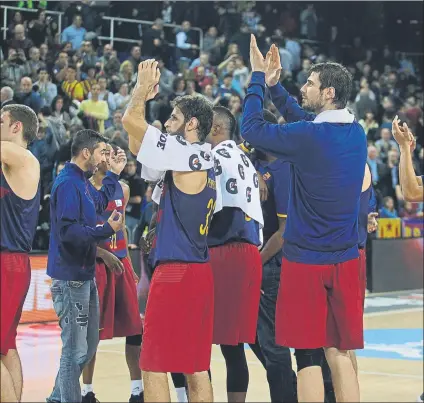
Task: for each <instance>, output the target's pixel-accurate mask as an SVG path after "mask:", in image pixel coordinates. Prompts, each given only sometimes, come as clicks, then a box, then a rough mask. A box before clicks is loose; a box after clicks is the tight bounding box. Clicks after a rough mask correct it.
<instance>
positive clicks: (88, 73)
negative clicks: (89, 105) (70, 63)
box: [81, 64, 97, 99]
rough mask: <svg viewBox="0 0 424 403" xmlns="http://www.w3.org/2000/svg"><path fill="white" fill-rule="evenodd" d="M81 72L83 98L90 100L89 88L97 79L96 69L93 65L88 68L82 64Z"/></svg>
mask: <svg viewBox="0 0 424 403" xmlns="http://www.w3.org/2000/svg"><path fill="white" fill-rule="evenodd" d="M81 70H82V71H83V73H84V80H83V81H81V84H82V86H83V87H84V98H86V99H87V98H88V99H90V91H91V87H92V86H93V85H94V84H97V78H96V73H97V68H96V66H94V65H93V66H89V65H86V64H83V65H82V67H81Z"/></svg>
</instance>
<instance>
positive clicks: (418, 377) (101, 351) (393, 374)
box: [97, 349, 422, 379]
mask: <svg viewBox="0 0 424 403" xmlns="http://www.w3.org/2000/svg"><path fill="white" fill-rule="evenodd" d="M97 352H99V353H107V354H119V355H125V352H123V351H116V350H102V349H98V350H97ZM211 361H216V362H225V360H224V359H223V358H211ZM247 364H249V365H259V366H260V367H262V364H261V363H260V362H259V361H251V360H247ZM359 373H360V374H364V375H376V376H388V377H392V378H407V379H422V376H421V375H413V374H398V373H396V372H376V371H359Z"/></svg>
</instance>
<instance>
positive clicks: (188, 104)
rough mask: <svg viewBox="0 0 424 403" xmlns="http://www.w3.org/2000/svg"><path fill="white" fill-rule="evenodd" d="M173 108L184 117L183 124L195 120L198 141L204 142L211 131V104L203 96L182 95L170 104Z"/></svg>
mask: <svg viewBox="0 0 424 403" xmlns="http://www.w3.org/2000/svg"><path fill="white" fill-rule="evenodd" d="M172 107H173V108H178V109H179V110H180V111H181V113H182V114H183V116H184V122H188V121H189V120H190V119H191V118H196V119H197V121H198V122H199V127H198V129H197V131H198V136H199V140H200V141H204V140H205V139H206V137H207V135H208V134H209V133H210V131H211V129H212V123H213V111H212V104H211V103H210V102H209V101H207V100H206V98H204V97H203V96H199V95H184V96H181V97H177V98H175V99H174V101H173V102H172Z"/></svg>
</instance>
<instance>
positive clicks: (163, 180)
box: [122, 60, 216, 402]
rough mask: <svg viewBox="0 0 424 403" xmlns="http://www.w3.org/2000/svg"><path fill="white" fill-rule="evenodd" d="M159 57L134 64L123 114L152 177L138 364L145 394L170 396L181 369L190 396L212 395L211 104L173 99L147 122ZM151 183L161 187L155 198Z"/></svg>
mask: <svg viewBox="0 0 424 403" xmlns="http://www.w3.org/2000/svg"><path fill="white" fill-rule="evenodd" d="M157 64H158V63H157V62H155V61H154V60H146V61H144V62H142V63H140V64H139V67H138V80H137V84H136V87H135V88H134V91H133V94H132V96H131V101H130V103H129V105H128V108H127V110H126V111H125V115H124V118H123V120H122V122H123V125H124V128H125V130H126V131H127V133H128V134H129V136H130V150H131V152H132V153H133V154H135V155H137V159H138V161H139V162H140V163H141V164H142V165H143V168H142V172H141V176H142V177H144V178H145V179H147V180H158V179H160V184H158V186H157V189H155V192H154V194H153V200H155V201H156V202H159V211H158V213H157V228H156V236H155V239H154V242H153V250H152V253H153V254H154V255H153V266H154V267H155V273H154V275H153V280H152V283H151V285H150V291H149V297H148V302H147V307H146V313H145V320H144V335H143V345H142V349H141V355H140V366H141V369H142V370H143V378H144V395H145V396H144V397H145V400H146V401H148V402H169V401H170V393H169V387H168V379H167V372H182V373H184V374H185V375H186V377H187V382H188V388H189V397H190V401H194V402H201V401H205V402H211V401H213V393H212V386H211V383H210V381H209V377H208V373H207V370H208V369H209V365H210V358H211V347H212V331H213V278H212V272H211V268H210V265H209V263H208V261H209V255H208V248H207V243H206V235H207V230H208V228H209V224H210V220H211V218H212V215H213V212H214V208H215V202H216V189H215V187H216V184H215V175H214V172H213V169H212V168H213V160H212V156H211V154H210V146H209V145H208V144H203V142H204V140H205V138H206V136H207V135H208V134H209V132H210V130H211V127H212V119H213V112H212V107H211V106H210V104H209V103H208V102H207V101H206V100H205V99H204V98H202V97H196V96H185V97H180V98H177V99H176V100H175V101H174V104H173V106H174V109H173V111H172V113H171V117H170V118H169V120H168V121H167V122H166V124H165V126H166V128H167V131H168V132H169V133H172V135H171V134H163V133H161V132H160V131H159V130H158V129H156V128H154V127H152V126H150V125H148V124H147V122H146V119H145V107H146V102H147V101H148V100H149V99H152V98H153V97H154V96H155V95H156V94H157V92H158V83H159V79H160V71H159V70H158V69H157ZM157 190H159V191H160V190H162V192H161V196H160V199H158V198H157V195H158V193H156V191H157Z"/></svg>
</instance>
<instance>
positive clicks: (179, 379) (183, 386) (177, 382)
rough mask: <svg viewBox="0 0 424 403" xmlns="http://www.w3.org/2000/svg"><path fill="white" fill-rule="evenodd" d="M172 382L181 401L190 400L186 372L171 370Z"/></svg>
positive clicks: (180, 402)
mask: <svg viewBox="0 0 424 403" xmlns="http://www.w3.org/2000/svg"><path fill="white" fill-rule="evenodd" d="M171 378H172V382H173V383H174V388H175V393H176V394H177V399H178V402H179V403H186V402H188V398H187V382H186V378H185V376H184V374H181V373H176V372H171Z"/></svg>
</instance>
